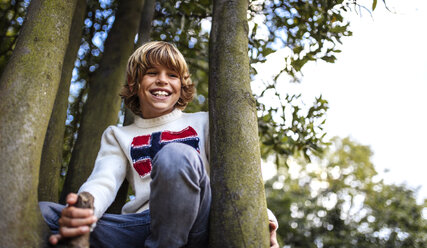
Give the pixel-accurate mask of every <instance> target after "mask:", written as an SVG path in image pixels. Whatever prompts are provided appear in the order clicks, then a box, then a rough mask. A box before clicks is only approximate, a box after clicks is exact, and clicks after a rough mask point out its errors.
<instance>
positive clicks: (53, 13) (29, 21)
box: [0, 0, 77, 247]
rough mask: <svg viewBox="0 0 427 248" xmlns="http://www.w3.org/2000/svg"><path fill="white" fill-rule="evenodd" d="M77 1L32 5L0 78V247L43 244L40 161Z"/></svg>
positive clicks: (51, 0)
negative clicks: (39, 194) (39, 198)
mask: <svg viewBox="0 0 427 248" xmlns="http://www.w3.org/2000/svg"><path fill="white" fill-rule="evenodd" d="M76 2H77V1H76V0H73V1H71V0H70V1H57V0H44V1H40V0H33V1H31V3H30V6H29V8H28V14H27V17H26V20H25V23H24V25H23V27H22V30H21V34H20V36H19V38H18V41H17V44H16V48H15V50H14V52H13V55H12V57H11V59H10V61H9V64H8V65H7V67H6V68H5V70H4V72H3V74H2V77H1V79H0V157H1V163H0V183H1V187H0V199H1V200H0V201H1V204H0V219H1V221H0V232H1V233H2V235H1V238H0V247H41V246H43V245H44V241H45V235H47V232H46V231H47V226H46V225H45V223H44V221H43V219H42V217H41V215H40V212H39V208H38V204H37V185H38V175H39V166H40V158H41V152H42V146H43V140H44V137H45V134H46V129H47V126H48V122H49V117H50V114H51V112H52V107H53V104H54V101H55V95H56V92H57V90H58V86H59V81H60V77H61V70H62V62H63V60H64V55H65V50H66V48H67V43H68V35H69V32H70V26H71V21H72V17H73V12H74V8H75V5H76Z"/></svg>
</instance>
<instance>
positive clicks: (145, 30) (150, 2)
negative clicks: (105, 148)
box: [123, 0, 156, 126]
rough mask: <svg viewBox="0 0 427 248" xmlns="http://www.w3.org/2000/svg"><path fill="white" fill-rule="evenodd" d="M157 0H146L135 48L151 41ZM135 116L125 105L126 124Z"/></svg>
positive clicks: (131, 121)
mask: <svg viewBox="0 0 427 248" xmlns="http://www.w3.org/2000/svg"><path fill="white" fill-rule="evenodd" d="M155 5H156V1H155V0H145V1H144V7H143V8H142V14H141V21H140V22H139V31H138V41H137V42H136V44H135V48H138V47H140V46H141V45H142V44H144V43H146V42H148V41H150V39H151V23H152V22H153V17H154V7H155ZM134 120H135V116H134V114H133V113H132V111H130V110H129V109H128V108H126V107H125V119H124V122H123V125H124V126H127V125H130V124H132V123H133V122H134Z"/></svg>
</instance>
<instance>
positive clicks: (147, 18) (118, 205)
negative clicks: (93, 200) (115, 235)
mask: <svg viewBox="0 0 427 248" xmlns="http://www.w3.org/2000/svg"><path fill="white" fill-rule="evenodd" d="M155 3H156V1H154V0H145V1H144V7H143V8H142V14H141V21H140V23H139V30H138V41H137V42H136V44H135V48H138V47H140V46H141V45H142V44H144V43H146V42H148V41H150V34H151V23H152V21H153V17H154V6H155ZM124 109H125V116H124V121H123V126H127V125H130V124H132V123H133V122H134V120H135V115H134V113H132V111H131V110H130V109H128V108H126V107H124ZM128 190H129V182H128V181H127V180H125V181H124V182H123V184H122V186H121V187H120V189H119V192H117V196H116V199H115V200H114V202H113V203H112V204H111V206H110V207H109V208H108V209H107V213H112V214H118V213H120V212H121V210H122V207H123V205H124V204H125V203H126V199H127V196H128Z"/></svg>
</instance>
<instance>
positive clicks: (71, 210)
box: [49, 193, 97, 245]
mask: <svg viewBox="0 0 427 248" xmlns="http://www.w3.org/2000/svg"><path fill="white" fill-rule="evenodd" d="M66 201H67V204H68V206H67V207H65V208H64V209H63V210H62V213H61V218H59V221H58V224H59V234H54V235H51V236H50V238H49V242H50V243H51V244H52V245H56V244H57V243H58V242H59V240H61V239H62V238H70V237H76V236H79V235H82V234H85V233H88V232H89V231H90V228H89V226H90V225H92V224H93V223H95V222H96V221H97V218H96V217H95V216H94V215H93V210H92V209H87V208H86V209H85V208H76V207H74V205H75V204H76V202H77V194H74V193H70V194H68V196H67V200H66Z"/></svg>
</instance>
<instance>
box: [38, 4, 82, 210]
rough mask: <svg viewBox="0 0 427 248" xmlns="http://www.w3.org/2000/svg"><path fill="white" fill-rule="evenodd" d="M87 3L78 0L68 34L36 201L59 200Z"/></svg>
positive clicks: (45, 144) (44, 149)
mask: <svg viewBox="0 0 427 248" xmlns="http://www.w3.org/2000/svg"><path fill="white" fill-rule="evenodd" d="M86 6H87V4H86V0H77V5H76V9H75V11H74V17H73V22H72V23H71V30H70V34H72V35H70V37H69V42H68V47H67V51H66V53H65V58H64V63H63V66H62V73H61V81H60V83H59V89H58V92H57V93H56V98H55V103H54V105H53V110H52V115H51V116H50V120H49V125H48V128H47V132H46V137H45V140H44V145H43V152H42V158H41V161H40V173H39V188H38V198H39V201H51V202H58V200H59V176H60V172H61V163H62V149H63V143H64V142H63V141H64V132H65V120H66V119H67V107H68V96H69V91H70V83H71V76H72V72H73V68H74V62H75V60H76V58H77V52H78V50H79V47H80V40H81V38H82V28H83V24H84V19H85V14H86Z"/></svg>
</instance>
